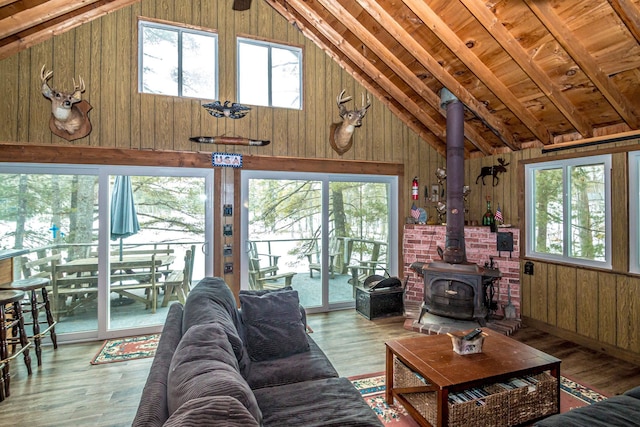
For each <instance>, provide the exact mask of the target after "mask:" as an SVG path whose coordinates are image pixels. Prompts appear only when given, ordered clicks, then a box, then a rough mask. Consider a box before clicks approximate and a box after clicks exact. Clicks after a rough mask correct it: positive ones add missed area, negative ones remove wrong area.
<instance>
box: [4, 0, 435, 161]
mask: <svg viewBox="0 0 640 427" xmlns="http://www.w3.org/2000/svg"><path fill="white" fill-rule="evenodd" d="M231 4H232V2H230V1H196V0H177V1H173V0H171V1H169V0H145V1H142V2H139V3H136V4H134V5H132V6H129V7H126V8H123V9H120V10H118V11H116V12H114V13H111V14H108V15H106V16H104V17H103V18H100V19H97V20H95V21H92V22H90V23H88V24H85V25H82V26H80V27H78V28H76V29H73V30H70V31H68V32H65V33H63V34H60V35H58V36H55V37H54V38H53V39H51V40H48V41H46V42H43V43H41V44H39V45H36V46H34V47H32V48H30V49H28V50H25V51H23V52H21V53H19V54H17V55H14V56H12V57H9V58H7V59H6V60H3V61H0V74H1V75H2V77H3V78H2V79H0V91H1V93H2V94H3V97H4V99H5V100H4V102H3V103H2V105H0V112H1V113H2V117H3V121H4V122H5V123H4V124H3V126H2V127H0V141H15V142H23V143H25V142H26V143H38V144H42V143H51V144H57V145H59V144H69V142H68V141H66V140H65V139H62V138H59V137H57V136H55V135H53V134H52V133H51V132H50V130H49V127H48V120H49V112H50V102H49V101H48V100H46V99H45V98H44V97H43V96H42V95H41V93H40V86H41V83H40V78H39V74H40V68H41V67H42V65H43V64H46V66H47V68H48V69H53V71H54V75H53V78H52V80H50V82H49V83H50V85H51V86H52V87H55V88H58V89H65V88H66V89H70V88H71V87H72V81H71V79H72V78H73V77H76V79H77V76H79V75H80V76H82V77H83V78H84V80H85V83H86V87H87V90H86V92H85V93H84V94H83V98H84V99H86V100H87V101H88V102H89V103H90V104H91V105H92V106H93V110H91V112H90V113H89V116H90V118H91V123H92V125H93V131H92V132H91V134H90V135H88V136H87V137H85V138H82V139H79V140H76V141H75V142H73V144H74V145H82V146H100V147H118V148H132V149H141V150H153V149H159V150H187V151H220V149H221V148H225V149H226V150H227V151H233V152H237V153H242V154H246V155H265V156H292V157H309V158H330V159H331V158H335V159H338V158H341V159H346V160H374V161H385V162H395V163H404V164H405V166H406V168H407V170H409V171H415V173H418V170H419V169H420V167H424V166H425V165H430V164H440V163H441V162H442V156H440V155H439V154H437V153H436V152H435V151H434V150H433V149H431V148H430V147H429V146H428V145H427V144H426V143H425V142H423V141H421V140H420V139H419V138H418V136H417V135H416V134H415V133H414V132H412V131H411V130H410V129H409V128H408V127H407V126H405V125H404V124H403V123H402V122H401V121H400V120H399V119H398V118H396V117H395V116H394V115H393V114H392V113H391V112H390V111H389V109H388V108H386V107H385V106H384V105H383V104H382V103H380V102H379V101H378V100H377V99H373V105H372V106H371V108H370V110H369V113H368V114H367V116H366V117H365V119H364V121H363V125H362V127H361V128H359V129H357V130H356V132H355V141H354V146H353V148H352V149H351V151H349V152H347V153H346V154H344V155H343V156H339V155H338V154H337V153H335V152H334V151H333V150H332V149H331V147H330V145H329V142H328V141H329V136H328V131H329V126H330V124H331V123H332V122H337V121H338V119H339V117H338V109H337V107H336V101H335V99H336V96H337V94H338V93H339V92H340V91H341V90H342V89H345V90H346V93H347V94H350V95H353V97H354V99H355V100H356V102H359V100H360V95H361V94H362V93H364V92H365V90H364V89H363V87H362V86H361V85H359V84H358V83H357V82H356V80H355V79H354V78H353V77H352V76H350V75H349V74H348V73H347V72H345V71H344V70H342V69H341V68H340V67H339V66H338V65H337V64H336V63H335V62H334V61H333V60H331V59H330V57H329V56H327V55H326V54H325V53H324V52H323V51H321V50H320V49H318V48H317V47H316V46H315V45H314V44H313V43H311V42H309V41H308V40H306V39H305V38H304V37H303V36H302V34H301V33H300V32H298V31H297V30H296V28H295V27H294V26H292V25H290V24H289V23H288V22H287V21H286V20H285V19H284V18H282V17H281V16H280V15H278V14H277V13H275V12H274V11H273V9H272V8H271V7H270V6H269V5H268V4H266V3H265V2H262V1H258V2H254V4H253V5H252V7H251V9H250V11H248V12H235V11H232V10H231ZM139 17H146V18H150V19H156V20H165V21H168V22H175V23H184V24H188V25H193V26H197V27H201V28H206V29H212V30H215V31H216V32H217V33H218V35H219V50H220V52H219V64H220V71H219V78H220V82H219V89H220V100H223V101H224V100H235V99H236V95H235V94H236V86H235V75H236V73H235V70H236V55H235V52H236V36H237V35H245V36H254V37H259V38H261V39H266V40H271V41H275V42H282V43H287V44H292V45H296V46H301V47H302V48H303V55H304V59H303V64H304V94H303V99H304V108H303V110H301V111H298V110H288V109H282V108H264V107H253V109H252V111H251V112H250V114H249V115H248V116H247V117H246V118H244V119H241V120H232V119H217V118H214V117H212V116H210V115H209V114H208V113H207V112H206V110H204V109H203V108H202V107H201V105H202V103H204V102H210V101H211V100H201V99H184V98H182V99H181V98H175V97H168V96H159V95H148V94H140V93H138V89H137V70H138V67H137V55H138V49H137V22H138V18H139ZM196 135H210V136H218V135H227V136H243V137H249V138H254V139H268V140H271V141H272V143H271V145H269V146H267V147H238V146H229V147H221V146H207V145H200V144H196V143H192V142H190V141H189V139H188V138H189V137H190V136H196ZM411 173H413V172H411Z"/></svg>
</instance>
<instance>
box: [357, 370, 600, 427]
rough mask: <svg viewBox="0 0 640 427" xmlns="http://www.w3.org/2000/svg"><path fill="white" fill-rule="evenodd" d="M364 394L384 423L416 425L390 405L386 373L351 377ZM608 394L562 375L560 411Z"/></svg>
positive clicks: (405, 426)
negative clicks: (386, 388)
mask: <svg viewBox="0 0 640 427" xmlns="http://www.w3.org/2000/svg"><path fill="white" fill-rule="evenodd" d="M350 380H351V382H352V383H353V385H354V386H355V388H356V389H358V391H360V393H361V394H362V397H363V398H364V400H365V401H366V402H367V403H368V404H369V406H370V407H371V409H373V411H374V412H375V413H376V414H377V415H378V418H380V421H382V423H383V424H384V425H386V426H387V425H388V426H395V427H416V426H418V423H417V422H415V421H414V420H413V419H412V418H411V416H409V414H408V413H407V411H406V410H405V409H404V407H403V406H402V405H400V404H394V405H389V404H387V402H386V401H385V398H384V391H385V386H384V373H381V372H379V373H376V374H368V375H361V376H357V377H352V378H350ZM606 398H607V396H605V395H603V394H601V393H598V392H597V391H595V390H592V389H591V388H589V387H587V386H585V385H582V384H580V383H578V382H576V381H573V380H570V379H568V378H566V377H564V376H561V377H560V412H567V411H569V410H571V409H573V408H578V407H580V406H586V405H590V404H592V403H595V402H598V401H601V400H604V399H606Z"/></svg>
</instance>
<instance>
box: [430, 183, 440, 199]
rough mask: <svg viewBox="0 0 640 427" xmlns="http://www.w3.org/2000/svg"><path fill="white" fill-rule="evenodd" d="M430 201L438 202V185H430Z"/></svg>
mask: <svg viewBox="0 0 640 427" xmlns="http://www.w3.org/2000/svg"><path fill="white" fill-rule="evenodd" d="M431 201H432V202H434V203H435V202H439V201H440V185H438V184H432V185H431Z"/></svg>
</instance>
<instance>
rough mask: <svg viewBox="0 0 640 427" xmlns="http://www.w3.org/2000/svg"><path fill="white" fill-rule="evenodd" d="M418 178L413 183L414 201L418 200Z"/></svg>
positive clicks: (412, 195)
mask: <svg viewBox="0 0 640 427" xmlns="http://www.w3.org/2000/svg"><path fill="white" fill-rule="evenodd" d="M418 190H419V188H418V177H417V176H416V177H415V178H413V182H412V183H411V198H412V199H413V200H418V193H419V191H418Z"/></svg>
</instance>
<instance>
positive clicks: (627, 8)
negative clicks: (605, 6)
mask: <svg viewBox="0 0 640 427" xmlns="http://www.w3.org/2000/svg"><path fill="white" fill-rule="evenodd" d="M608 1H609V4H610V5H611V7H612V8H613V10H614V11H615V12H616V14H618V16H619V17H620V19H621V20H622V22H624V25H626V26H627V28H628V29H629V32H630V33H631V35H633V37H634V38H635V39H636V41H637V42H638V43H640V10H639V9H638V8H637V7H636V6H634V5H633V3H632V2H631V1H630V0H608Z"/></svg>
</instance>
